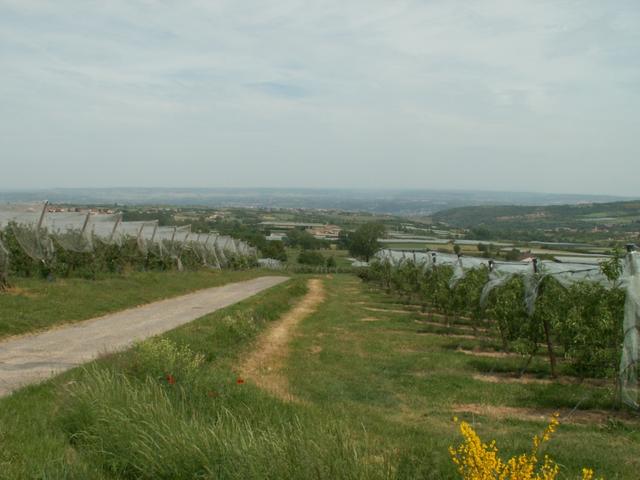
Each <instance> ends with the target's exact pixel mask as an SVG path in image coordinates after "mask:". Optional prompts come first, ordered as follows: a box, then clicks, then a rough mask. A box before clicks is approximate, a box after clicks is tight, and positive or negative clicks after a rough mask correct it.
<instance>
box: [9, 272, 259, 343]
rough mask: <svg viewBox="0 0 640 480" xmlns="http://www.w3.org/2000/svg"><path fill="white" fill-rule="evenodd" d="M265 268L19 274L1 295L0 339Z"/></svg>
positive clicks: (239, 277)
mask: <svg viewBox="0 0 640 480" xmlns="http://www.w3.org/2000/svg"><path fill="white" fill-rule="evenodd" d="M264 274H265V273H264V272H261V271H259V270H245V271H205V270H202V271H196V272H174V271H171V272H135V273H130V274H127V275H113V276H105V277H103V278H101V279H99V280H84V279H76V278H70V279H61V280H57V281H55V282H47V281H46V280H41V279H29V278H17V279H14V280H12V283H13V288H12V289H11V290H10V291H9V292H6V293H0V338H2V337H5V336H8V335H17V334H21V333H27V332H33V331H36V330H42V329H45V328H49V327H51V326H54V325H57V324H61V323H69V322H76V321H79V320H85V319H88V318H93V317H96V316H100V315H104V314H107V313H111V312H115V311H118V310H123V309H125V308H130V307H135V306H137V305H142V304H144V303H149V302H152V301H155V300H160V299H163V298H169V297H174V296H178V295H182V294H185V293H188V292H191V291H194V290H198V289H201V288H208V287H215V286H218V285H223V284H225V283H230V282H237V281H242V280H248V279H250V278H254V277H257V276H260V275H264Z"/></svg>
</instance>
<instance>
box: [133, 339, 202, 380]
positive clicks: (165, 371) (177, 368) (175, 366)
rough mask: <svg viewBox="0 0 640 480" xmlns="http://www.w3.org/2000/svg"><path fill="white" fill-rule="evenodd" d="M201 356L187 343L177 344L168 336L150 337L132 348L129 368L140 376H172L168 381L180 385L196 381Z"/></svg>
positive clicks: (162, 378)
mask: <svg viewBox="0 0 640 480" xmlns="http://www.w3.org/2000/svg"><path fill="white" fill-rule="evenodd" d="M204 360H205V358H204V355H202V354H199V353H194V352H193V351H192V350H191V349H190V348H189V347H188V346H186V345H177V344H176V343H175V342H172V341H171V340H169V339H168V338H162V337H161V338H152V339H150V340H146V341H144V342H140V343H138V344H136V346H135V347H134V348H133V351H132V355H131V364H130V366H129V371H130V372H132V373H134V374H137V376H139V377H142V378H146V377H147V376H149V377H152V378H155V379H159V380H168V379H171V381H170V384H173V383H174V382H179V383H180V385H182V384H185V383H187V384H188V383H192V382H194V381H195V379H196V376H197V374H198V370H199V369H200V367H201V366H202V364H203V363H204Z"/></svg>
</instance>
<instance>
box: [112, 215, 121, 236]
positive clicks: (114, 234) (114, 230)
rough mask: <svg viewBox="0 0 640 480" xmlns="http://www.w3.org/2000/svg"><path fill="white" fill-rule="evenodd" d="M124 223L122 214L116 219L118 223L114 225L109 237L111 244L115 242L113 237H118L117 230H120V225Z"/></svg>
mask: <svg viewBox="0 0 640 480" xmlns="http://www.w3.org/2000/svg"><path fill="white" fill-rule="evenodd" d="M121 221H122V214H120V215H118V218H116V223H114V224H113V228H112V229H111V235H109V243H111V242H113V237H115V236H116V230H117V229H118V225H120V222H121Z"/></svg>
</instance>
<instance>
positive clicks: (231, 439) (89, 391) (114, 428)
mask: <svg viewBox="0 0 640 480" xmlns="http://www.w3.org/2000/svg"><path fill="white" fill-rule="evenodd" d="M211 373H213V372H211ZM216 380H217V381H219V380H220V379H219V378H218V379H216ZM206 383H207V382H206V381H205V379H203V378H201V379H199V380H195V379H191V382H190V383H185V384H178V383H176V384H174V385H171V384H168V383H164V382H162V381H161V380H159V379H158V378H156V377H154V376H148V377H146V378H145V379H138V378H135V377H131V376H127V375H125V374H122V373H119V372H117V371H116V370H113V369H100V368H90V369H88V370H87V371H86V375H85V376H84V379H83V381H82V382H80V383H77V384H74V385H73V386H72V387H71V388H70V389H69V391H68V393H67V398H66V401H65V403H64V409H63V410H62V411H61V414H60V422H61V425H62V427H63V429H64V430H65V431H66V432H67V434H68V435H69V438H70V440H71V442H72V443H73V445H74V446H75V448H76V449H77V450H78V451H80V452H81V453H82V454H84V455H87V456H88V459H89V460H90V461H91V462H92V463H94V464H96V465H99V466H101V467H102V468H103V469H105V470H106V471H108V472H109V473H111V474H113V475H115V476H116V477H118V478H149V479H151V478H153V479H176V478H221V479H248V478H260V479H262V478H278V479H280V478H289V479H298V478H299V479H305V480H308V479H309V478H317V479H337V478H344V479H365V478H366V479H369V478H373V479H375V478H386V477H388V476H389V474H390V472H391V470H390V467H389V465H388V463H387V462H386V461H385V460H384V459H378V458H377V457H375V456H374V455H372V453H371V451H370V449H369V446H368V445H367V444H366V442H364V443H363V442H362V440H361V439H359V440H358V441H357V442H356V441H355V440H354V439H353V438H352V436H351V435H350V434H349V433H348V431H347V430H345V429H344V428H343V427H341V426H340V425H339V424H338V423H337V422H336V421H334V420H332V419H331V418H330V417H327V418H324V419H323V420H322V421H318V418H317V417H316V418H315V419H313V421H312V419H311V418H308V417H305V416H300V415H298V414H296V412H295V410H288V409H286V408H284V409H283V408H282V406H281V405H277V404H276V403H275V402H273V401H272V400H269V399H266V398H265V396H264V394H263V393H262V392H260V391H258V390H256V389H253V388H251V387H249V386H248V385H233V386H231V387H230V389H231V390H235V391H234V392H227V393H222V394H220V393H218V392H216V393H215V394H214V395H212V394H211V392H210V391H207V386H206ZM261 403H262V404H263V405H262V407H257V406H258V405H260V404H261ZM254 407H255V408H254Z"/></svg>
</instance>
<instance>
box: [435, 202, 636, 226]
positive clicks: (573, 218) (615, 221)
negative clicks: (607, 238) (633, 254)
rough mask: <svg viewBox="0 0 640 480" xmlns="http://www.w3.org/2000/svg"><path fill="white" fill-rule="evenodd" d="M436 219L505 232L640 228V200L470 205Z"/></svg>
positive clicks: (437, 216) (450, 210) (436, 216)
mask: <svg viewBox="0 0 640 480" xmlns="http://www.w3.org/2000/svg"><path fill="white" fill-rule="evenodd" d="M433 221H434V222H441V223H443V224H446V225H449V226H452V227H458V228H480V227H482V228H488V229H495V230H501V231H510V230H526V229H532V228H535V229H559V228H562V229H577V230H594V229H598V228H602V229H621V230H636V231H637V230H640V201H626V202H607V203H580V204H574V205H546V206H517V205H494V206H486V205H484V206H469V207H460V208H452V209H448V210H444V211H440V212H437V213H435V214H434V215H433Z"/></svg>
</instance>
